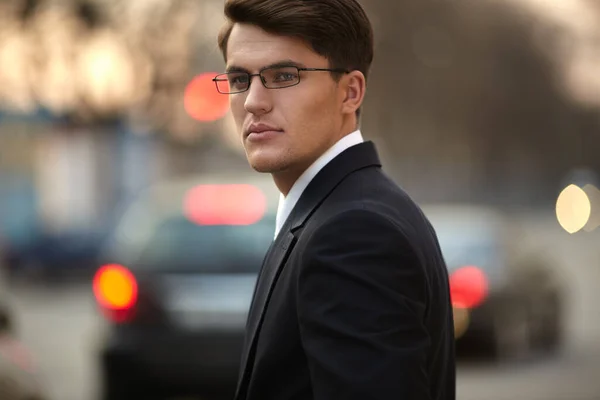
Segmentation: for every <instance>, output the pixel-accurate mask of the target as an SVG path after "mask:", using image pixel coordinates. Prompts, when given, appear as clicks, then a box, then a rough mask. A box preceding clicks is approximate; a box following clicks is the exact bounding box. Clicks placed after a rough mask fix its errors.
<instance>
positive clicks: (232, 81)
mask: <svg viewBox="0 0 600 400" xmlns="http://www.w3.org/2000/svg"><path fill="white" fill-rule="evenodd" d="M227 79H228V80H229V85H230V86H231V87H235V88H240V87H245V86H246V85H248V80H249V78H248V74H242V73H236V74H229V76H228V77H227Z"/></svg>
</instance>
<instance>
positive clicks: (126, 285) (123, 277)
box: [93, 264, 138, 322]
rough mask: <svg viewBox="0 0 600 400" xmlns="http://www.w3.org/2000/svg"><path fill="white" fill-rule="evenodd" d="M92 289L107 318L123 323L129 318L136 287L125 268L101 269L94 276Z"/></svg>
mask: <svg viewBox="0 0 600 400" xmlns="http://www.w3.org/2000/svg"><path fill="white" fill-rule="evenodd" d="M93 289H94V295H95V297H96V301H97V302H98V303H99V304H100V306H102V310H103V311H104V312H105V315H106V316H107V317H108V318H110V319H111V320H113V321H115V322H123V321H125V320H127V319H128V318H130V317H131V314H132V309H133V307H134V305H135V303H136V301H137V295H138V286H137V281H136V279H135V277H134V276H133V274H132V273H131V272H130V271H129V270H128V269H127V268H125V267H123V266H122V265H118V264H108V265H105V266H103V267H101V268H100V269H99V270H98V271H97V272H96V274H95V276H94V282H93Z"/></svg>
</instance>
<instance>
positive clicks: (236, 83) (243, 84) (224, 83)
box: [215, 72, 250, 93]
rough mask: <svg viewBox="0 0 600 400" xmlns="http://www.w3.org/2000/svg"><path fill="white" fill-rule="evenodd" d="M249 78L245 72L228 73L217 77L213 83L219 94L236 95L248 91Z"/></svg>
mask: <svg viewBox="0 0 600 400" xmlns="http://www.w3.org/2000/svg"><path fill="white" fill-rule="evenodd" d="M249 82H250V77H249V76H248V74H247V73H246V72H228V73H226V74H221V75H217V77H216V78H215V83H216V84H217V90H218V91H219V92H220V93H238V92H243V91H244V90H246V89H248V83H249Z"/></svg>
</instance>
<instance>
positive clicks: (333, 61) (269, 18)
mask: <svg viewBox="0 0 600 400" xmlns="http://www.w3.org/2000/svg"><path fill="white" fill-rule="evenodd" d="M225 16H226V18H227V22H226V23H225V25H224V26H223V28H222V29H221V31H220V33H219V36H218V44H219V48H220V49H221V52H222V53H223V58H224V59H225V60H227V42H228V40H229V36H230V34H231V30H232V29H233V26H234V25H235V24H236V23H246V24H251V25H256V26H258V27H260V28H261V29H263V30H264V31H266V32H269V33H272V34H276V35H282V36H288V37H295V38H298V39H301V40H303V41H304V42H306V43H307V44H308V45H310V47H311V48H312V49H313V50H314V51H315V52H316V53H317V54H319V55H321V56H323V57H325V58H327V60H328V61H329V66H330V68H340V69H345V70H347V71H355V70H358V71H360V72H362V73H363V75H364V76H365V79H366V78H367V76H368V73H369V69H370V67H371V63H372V62H373V28H372V26H371V22H370V21H369V18H368V17H367V14H366V13H365V11H364V9H363V8H362V7H361V5H360V4H359V3H358V2H357V1H356V0H227V1H226V2H225Z"/></svg>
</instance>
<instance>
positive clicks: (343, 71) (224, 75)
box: [212, 65, 350, 94]
mask: <svg viewBox="0 0 600 400" xmlns="http://www.w3.org/2000/svg"><path fill="white" fill-rule="evenodd" d="M281 68H295V69H297V70H298V82H295V83H292V84H291V85H287V86H279V87H268V86H267V84H266V83H265V79H264V78H263V76H262V73H263V72H264V71H266V70H269V69H281ZM300 71H308V72H314V71H316V72H323V71H325V72H335V73H339V74H348V73H350V71H348V70H346V69H343V68H304V67H297V66H295V65H278V66H272V67H265V68H262V69H261V70H260V71H259V72H258V73H257V74H251V73H249V72H245V71H230V72H225V73H222V74H219V75H217V76H215V77H214V78H213V79H212V80H213V82H214V83H215V86H216V87H217V91H218V92H219V93H221V94H238V93H244V92H247V91H248V90H249V89H250V85H252V78H253V77H255V76H258V77H260V82H261V83H262V85H263V86H264V87H265V88H266V89H271V90H274V89H286V88H289V87H292V86H296V85H299V84H300V82H301V81H302V79H301V78H300ZM234 73H235V74H246V75H247V76H248V87H247V88H246V89H244V90H238V91H235V92H231V91H229V92H221V91H220V90H219V82H222V81H229V79H227V75H229V74H234Z"/></svg>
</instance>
